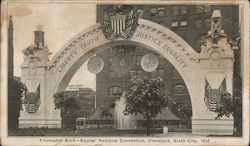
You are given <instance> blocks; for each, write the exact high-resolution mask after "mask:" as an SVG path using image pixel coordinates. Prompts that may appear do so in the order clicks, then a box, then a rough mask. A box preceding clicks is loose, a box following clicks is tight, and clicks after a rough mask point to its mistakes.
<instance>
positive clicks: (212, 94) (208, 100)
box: [204, 78, 226, 111]
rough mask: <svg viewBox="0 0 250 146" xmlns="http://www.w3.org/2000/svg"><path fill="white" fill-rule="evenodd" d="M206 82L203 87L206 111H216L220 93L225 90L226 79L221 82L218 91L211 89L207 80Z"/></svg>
mask: <svg viewBox="0 0 250 146" xmlns="http://www.w3.org/2000/svg"><path fill="white" fill-rule="evenodd" d="M205 80H206V85H205V98H204V101H205V104H206V105H207V107H208V109H209V110H210V111H216V109H217V104H218V103H219V101H220V98H221V97H220V96H221V92H222V91H223V90H226V79H225V78H224V80H223V81H222V83H221V85H220V86H219V88H218V89H212V88H211V86H210V85H209V83H208V81H207V79H205Z"/></svg>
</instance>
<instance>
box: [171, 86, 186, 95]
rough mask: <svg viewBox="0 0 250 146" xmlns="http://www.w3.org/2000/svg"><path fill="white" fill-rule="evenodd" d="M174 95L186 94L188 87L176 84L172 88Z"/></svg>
mask: <svg viewBox="0 0 250 146" xmlns="http://www.w3.org/2000/svg"><path fill="white" fill-rule="evenodd" d="M172 91H173V94H186V93H187V90H186V86H185V85H183V84H176V85H173V87H172Z"/></svg>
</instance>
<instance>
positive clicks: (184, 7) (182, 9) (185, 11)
mask: <svg viewBox="0 0 250 146" xmlns="http://www.w3.org/2000/svg"><path fill="white" fill-rule="evenodd" d="M181 14H187V6H181Z"/></svg>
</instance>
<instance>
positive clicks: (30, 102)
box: [24, 84, 41, 113]
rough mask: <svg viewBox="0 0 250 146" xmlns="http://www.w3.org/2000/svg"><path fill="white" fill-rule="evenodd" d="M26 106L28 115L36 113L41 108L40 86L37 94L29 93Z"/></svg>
mask: <svg viewBox="0 0 250 146" xmlns="http://www.w3.org/2000/svg"><path fill="white" fill-rule="evenodd" d="M24 103H25V104H24V105H25V108H26V111H27V112H28V113H35V112H37V110H38V108H39V106H40V103H41V101H40V84H39V86H38V87H37V90H36V92H35V93H34V92H30V93H29V92H28V93H27V94H26V97H25V101H24Z"/></svg>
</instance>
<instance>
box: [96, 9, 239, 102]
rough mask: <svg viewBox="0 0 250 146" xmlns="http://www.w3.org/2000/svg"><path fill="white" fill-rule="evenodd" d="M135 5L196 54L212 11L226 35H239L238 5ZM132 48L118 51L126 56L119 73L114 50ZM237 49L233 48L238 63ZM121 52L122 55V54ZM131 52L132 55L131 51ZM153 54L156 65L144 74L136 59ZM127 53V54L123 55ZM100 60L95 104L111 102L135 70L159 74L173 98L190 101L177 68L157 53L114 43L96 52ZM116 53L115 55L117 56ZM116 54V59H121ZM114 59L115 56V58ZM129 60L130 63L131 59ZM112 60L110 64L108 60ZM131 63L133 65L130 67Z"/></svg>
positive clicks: (99, 18)
mask: <svg viewBox="0 0 250 146" xmlns="http://www.w3.org/2000/svg"><path fill="white" fill-rule="evenodd" d="M109 6H110V5H98V6H97V22H101V21H102V18H103V16H104V14H105V13H104V12H105V10H106V9H107V8H108V7H109ZM134 7H135V8H137V9H138V11H139V12H141V16H140V18H143V19H147V20H150V21H153V22H155V23H158V24H160V25H162V26H165V27H167V28H168V29H171V30H172V31H174V32H175V33H176V34H178V35H179V36H180V37H182V38H183V39H184V40H185V41H186V42H187V43H189V45H190V46H192V48H194V50H195V51H196V52H198V53H200V52H201V49H200V46H201V44H202V43H203V39H204V38H205V37H206V34H207V32H208V31H209V30H210V29H211V28H210V27H211V20H210V17H211V15H212V12H213V10H217V9H218V10H220V11H221V15H222V16H223V22H222V26H223V29H224V31H225V32H226V34H227V36H228V37H230V38H235V37H239V24H238V22H239V20H238V18H239V17H238V16H239V10H238V6H236V5H235V6H234V5H230V6H222V5H135V6H134ZM119 48H123V49H120V50H123V51H124V50H133V49H134V50H135V51H130V52H132V53H130V54H129V53H126V52H122V51H121V52H122V53H123V55H121V56H126V57H127V59H124V60H125V61H127V62H128V63H127V64H128V66H129V67H128V68H129V69H128V71H125V73H121V69H117V68H119V65H116V64H115V62H117V61H118V60H117V59H114V58H115V57H114V51H113V50H119ZM239 52H240V51H237V52H236V54H237V55H238V60H237V58H236V61H235V63H238V64H239V58H240V55H239ZM124 53H125V54H124ZM133 53H134V54H135V55H134V54H133ZM147 53H153V54H155V55H157V56H158V60H159V66H158V68H157V69H156V70H155V71H154V72H152V73H146V72H144V71H143V70H142V69H141V66H140V61H141V58H142V56H143V55H145V54H147ZM126 54H127V55H126ZM97 56H100V57H102V58H103V60H104V64H105V67H104V69H103V71H102V72H101V73H99V74H97V75H96V91H97V92H96V96H97V106H101V104H103V103H105V102H107V103H112V102H114V99H117V98H118V97H120V96H121V95H122V93H123V91H124V90H125V88H126V86H127V85H128V83H129V79H130V77H131V75H132V74H135V73H137V74H138V73H139V74H141V73H142V74H144V75H146V74H147V75H151V76H154V75H159V76H160V77H161V78H163V80H164V82H165V88H166V89H167V90H168V91H169V92H170V94H171V95H172V96H174V97H175V99H176V101H177V102H182V103H187V104H191V103H190V97H189V93H188V91H187V87H186V85H185V83H184V81H183V79H182V78H181V76H180V75H179V73H178V71H177V70H176V69H175V68H174V67H173V66H172V65H171V64H170V63H169V62H168V61H167V60H165V59H164V58H163V57H161V56H160V55H159V54H157V53H155V52H152V51H150V50H148V49H146V48H143V47H139V46H129V45H128V46H117V47H113V48H110V49H107V50H106V51H103V52H100V53H98V54H97ZM118 56H119V55H118ZM121 56H120V57H118V58H121ZM116 58H117V57H116ZM131 60H132V62H131ZM112 61H113V62H114V63H112ZM130 65H131V66H133V67H130Z"/></svg>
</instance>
